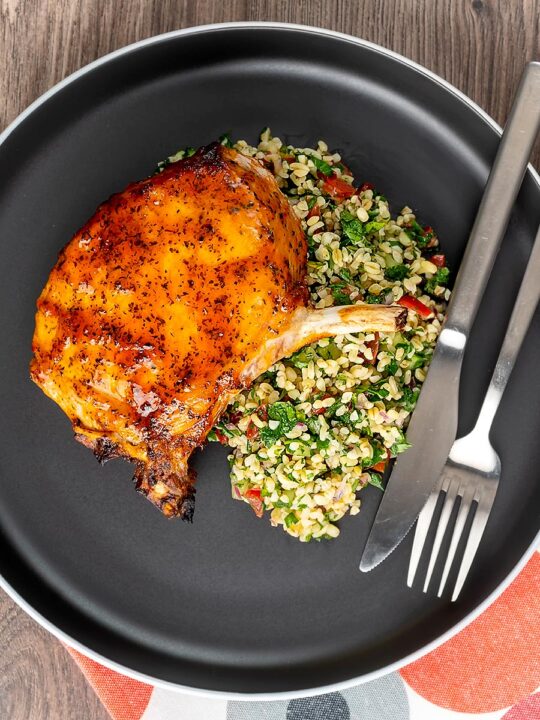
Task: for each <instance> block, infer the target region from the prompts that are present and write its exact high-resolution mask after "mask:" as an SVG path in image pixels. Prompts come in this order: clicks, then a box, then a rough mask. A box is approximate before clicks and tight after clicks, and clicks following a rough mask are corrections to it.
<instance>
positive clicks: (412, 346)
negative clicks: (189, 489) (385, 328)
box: [170, 128, 450, 542]
mask: <svg viewBox="0 0 540 720" xmlns="http://www.w3.org/2000/svg"><path fill="white" fill-rule="evenodd" d="M221 141H222V143H224V144H227V145H230V146H233V147H234V148H236V149H237V150H238V151H240V152H241V153H244V154H245V155H248V156H251V157H256V158H258V159H259V160H260V161H261V162H262V163H263V164H264V165H265V166H266V167H267V168H268V169H269V170H270V171H271V172H273V174H274V176H275V178H276V180H277V182H278V185H279V186H280V188H281V189H282V191H283V192H284V193H285V195H286V196H287V198H288V199H289V202H290V203H291V205H292V206H293V208H294V211H295V213H296V215H297V216H298V218H299V219H300V221H301V224H302V227H303V229H304V231H305V233H306V235H307V238H308V244H309V257H308V283H309V289H310V294H311V300H312V303H313V305H314V306H315V307H316V308H325V307H329V306H331V305H349V304H352V303H356V302H366V303H384V304H391V303H400V304H402V305H404V306H405V307H407V308H408V309H409V313H408V320H407V324H406V325H405V327H404V329H403V330H402V331H400V332H394V333H388V334H383V333H381V334H379V333H369V334H362V333H358V334H354V335H343V336H337V337H335V338H332V339H328V338H326V339H323V340H320V341H318V342H316V343H314V344H312V345H308V346H306V347H304V348H302V349H301V350H300V351H298V352H296V353H295V354H294V355H292V356H291V357H289V358H287V359H284V360H281V361H279V362H278V363H276V364H275V365H273V366H272V367H271V368H270V369H269V370H268V371H267V372H265V373H264V374H263V375H261V376H260V377H259V378H258V379H257V380H256V381H255V382H254V383H253V385H252V386H251V387H250V388H249V389H247V390H244V391H243V392H241V393H240V394H239V395H237V396H236V397H235V399H234V401H233V402H232V403H231V404H230V405H229V406H228V408H227V411H226V413H225V414H224V415H223V416H222V417H221V419H220V422H219V423H217V424H216V425H215V427H214V428H213V430H212V431H211V433H210V435H209V440H218V441H220V442H222V443H224V444H227V445H228V446H229V447H230V448H231V449H232V454H231V455H230V456H229V462H230V467H231V483H232V494H233V497H234V498H236V499H239V500H244V501H245V502H247V503H249V504H250V505H251V507H252V508H253V510H254V511H255V512H256V513H257V515H259V516H262V515H263V512H264V511H265V510H267V511H268V512H269V513H270V522H271V523H272V525H274V526H277V525H280V526H282V527H283V529H284V530H285V532H287V533H288V534H289V535H292V536H293V537H296V538H298V539H299V540H300V541H302V542H307V541H309V540H312V539H314V540H320V539H323V538H335V537H337V536H338V535H339V528H338V525H337V522H338V521H339V520H340V519H341V518H342V517H343V516H344V515H345V514H346V513H350V514H351V515H356V514H357V513H358V512H359V510H360V499H359V498H358V492H359V491H360V490H362V488H364V487H366V485H374V486H375V487H377V488H380V489H382V488H383V485H382V478H383V474H384V471H385V469H386V466H387V464H388V462H389V460H390V459H391V458H395V457H396V456H397V455H399V453H401V452H403V451H404V450H406V449H407V448H408V447H409V446H408V444H407V442H406V440H405V435H404V430H405V428H406V425H407V422H408V419H409V417H410V415H411V412H412V410H413V408H414V406H415V403H416V400H417V398H418V393H419V391H420V386H421V385H422V382H423V381H424V379H425V376H426V370H427V367H428V365H429V361H430V358H431V355H432V353H433V348H434V345H435V342H436V340H437V336H438V334H439V332H440V330H441V323H442V320H443V317H444V311H445V307H446V303H447V301H448V299H449V297H450V291H449V290H448V288H447V284H448V279H449V270H448V268H447V267H446V259H445V256H444V255H443V254H441V253H440V251H439V249H438V245H439V242H438V239H437V235H436V233H435V231H434V230H433V229H432V228H431V227H424V226H422V225H421V224H419V222H418V221H417V219H416V217H415V214H414V213H413V211H412V210H411V209H410V208H409V207H404V208H403V209H402V210H401V212H400V213H399V215H398V216H397V217H395V218H393V217H392V216H391V214H390V209H389V206H388V201H387V199H386V198H385V197H384V195H382V194H381V193H380V192H379V190H378V189H375V188H374V187H373V185H371V184H369V183H367V182H366V183H363V184H361V185H359V186H358V184H357V183H356V182H355V179H354V178H353V176H352V173H351V171H350V169H349V168H348V167H347V165H346V164H345V163H344V162H343V160H342V158H341V156H340V155H339V153H335V152H334V153H333V152H330V151H329V149H328V146H327V144H326V143H325V142H323V141H322V140H319V142H318V144H317V147H316V148H298V147H292V146H291V145H286V144H284V143H282V141H281V140H280V139H279V138H277V137H272V134H271V132H270V130H269V129H268V128H266V129H265V130H263V132H262V133H261V136H260V142H259V144H258V145H257V147H254V146H251V145H249V144H248V143H247V142H245V141H244V140H239V141H237V142H235V143H232V142H231V140H230V139H229V137H228V136H223V137H222V138H221ZM191 152H192V149H191V148H189V149H187V150H185V151H181V152H180V153H178V154H177V155H176V156H173V157H172V158H170V160H171V161H173V160H178V159H180V158H181V157H184V156H185V155H188V154H191Z"/></svg>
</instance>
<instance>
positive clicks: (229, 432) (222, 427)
mask: <svg viewBox="0 0 540 720" xmlns="http://www.w3.org/2000/svg"><path fill="white" fill-rule="evenodd" d="M214 429H215V430H218V431H219V432H220V433H222V434H223V435H225V437H228V438H232V437H235V436H237V435H241V434H242V432H241V430H239V429H238V428H237V427H235V428H234V430H232V429H231V428H229V427H227V426H226V425H225V423H224V422H218V423H216V424H215V425H214Z"/></svg>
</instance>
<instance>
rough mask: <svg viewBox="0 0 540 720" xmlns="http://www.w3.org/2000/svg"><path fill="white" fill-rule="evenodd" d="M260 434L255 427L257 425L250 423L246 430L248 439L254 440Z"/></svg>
mask: <svg viewBox="0 0 540 720" xmlns="http://www.w3.org/2000/svg"><path fill="white" fill-rule="evenodd" d="M258 434H259V428H258V427H257V426H256V425H255V423H253V422H250V423H249V425H248V426H247V430H246V437H247V439H248V440H253V438H256V437H257V435H258Z"/></svg>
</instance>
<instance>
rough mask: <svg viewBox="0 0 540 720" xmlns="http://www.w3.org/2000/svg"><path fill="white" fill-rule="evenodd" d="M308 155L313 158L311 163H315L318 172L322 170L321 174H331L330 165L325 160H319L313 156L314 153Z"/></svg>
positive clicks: (332, 172)
mask: <svg viewBox="0 0 540 720" xmlns="http://www.w3.org/2000/svg"><path fill="white" fill-rule="evenodd" d="M310 157H311V159H312V160H313V164H314V165H315V167H316V168H317V170H318V171H319V172H322V174H323V175H333V174H334V171H333V169H332V166H331V165H329V164H328V163H327V162H325V161H324V160H319V158H318V157H315V155H311V156H310Z"/></svg>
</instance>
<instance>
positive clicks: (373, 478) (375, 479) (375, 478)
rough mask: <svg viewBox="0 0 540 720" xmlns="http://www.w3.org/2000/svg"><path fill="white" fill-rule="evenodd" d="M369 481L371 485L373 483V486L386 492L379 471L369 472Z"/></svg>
mask: <svg viewBox="0 0 540 720" xmlns="http://www.w3.org/2000/svg"><path fill="white" fill-rule="evenodd" d="M368 475H369V478H368V483H369V484H370V485H373V487H376V488H378V489H379V490H382V491H383V492H384V485H383V484H382V480H381V476H380V475H378V474H377V473H368Z"/></svg>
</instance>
